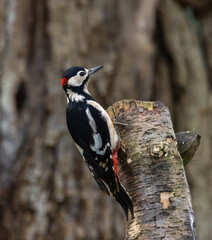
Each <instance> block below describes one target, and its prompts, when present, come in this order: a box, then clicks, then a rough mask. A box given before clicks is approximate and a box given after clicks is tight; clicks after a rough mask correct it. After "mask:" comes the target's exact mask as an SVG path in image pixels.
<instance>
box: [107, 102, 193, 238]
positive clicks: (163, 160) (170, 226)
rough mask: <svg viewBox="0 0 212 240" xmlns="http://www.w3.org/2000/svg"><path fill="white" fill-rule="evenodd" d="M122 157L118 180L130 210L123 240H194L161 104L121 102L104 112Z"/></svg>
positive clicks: (179, 165) (169, 128) (181, 176)
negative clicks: (129, 200)
mask: <svg viewBox="0 0 212 240" xmlns="http://www.w3.org/2000/svg"><path fill="white" fill-rule="evenodd" d="M108 112H109V114H110V117H111V118H112V119H114V124H115V126H116V129H117V132H118V135H119V137H120V139H121V143H122V147H123V149H124V151H125V154H126V156H125V158H124V159H123V158H122V159H121V158H120V161H119V166H120V169H119V172H120V179H121V181H122V182H123V183H124V185H125V186H126V188H127V190H128V191H129V193H130V195H131V197H132V199H133V203H134V211H135V219H133V220H131V221H130V222H129V225H128V229H127V236H126V240H134V239H163V238H164V239H196V235H195V222H194V215H193V209H192V205H191V197H190V191H189V187H188V184H187V179H186V175H185V170H184V166H183V161H182V158H181V156H180V154H179V152H178V149H177V141H176V136H175V133H174V130H173V127H172V122H171V119H170V115H169V111H168V108H167V107H165V106H164V105H163V103H162V102H140V101H135V100H130V101H127V100H123V101H120V102H117V103H115V104H114V105H113V106H112V107H110V108H109V109H108Z"/></svg>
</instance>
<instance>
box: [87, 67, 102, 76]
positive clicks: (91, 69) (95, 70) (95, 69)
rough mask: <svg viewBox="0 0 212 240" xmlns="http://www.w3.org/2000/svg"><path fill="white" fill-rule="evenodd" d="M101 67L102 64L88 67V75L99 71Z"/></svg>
mask: <svg viewBox="0 0 212 240" xmlns="http://www.w3.org/2000/svg"><path fill="white" fill-rule="evenodd" d="M101 68H103V66H98V67H94V68H90V69H89V70H88V75H89V76H90V75H92V74H94V73H95V72H97V71H99V70H100V69H101Z"/></svg>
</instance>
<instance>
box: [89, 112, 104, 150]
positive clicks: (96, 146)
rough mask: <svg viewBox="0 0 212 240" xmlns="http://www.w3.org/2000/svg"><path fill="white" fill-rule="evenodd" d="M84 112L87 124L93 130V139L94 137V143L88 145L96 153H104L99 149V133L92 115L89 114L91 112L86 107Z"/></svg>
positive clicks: (100, 140)
mask: <svg viewBox="0 0 212 240" xmlns="http://www.w3.org/2000/svg"><path fill="white" fill-rule="evenodd" d="M85 112H86V114H87V117H88V121H89V125H90V126H91V128H92V130H93V139H94V144H93V145H92V144H91V145H90V147H91V149H92V150H93V151H94V152H96V153H97V154H101V155H103V154H104V152H105V151H104V150H102V151H100V150H99V149H100V148H101V147H102V138H101V135H100V134H99V133H98V132H97V129H96V123H95V121H94V119H93V117H92V116H91V112H90V110H89V109H88V108H86V111H85Z"/></svg>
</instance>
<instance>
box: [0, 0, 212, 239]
mask: <svg viewBox="0 0 212 240" xmlns="http://www.w3.org/2000/svg"><path fill="white" fill-rule="evenodd" d="M211 26H212V1H211V0H202V1H199V0H151V1H150V0H140V1H139V0H135V1H127V0H117V1H114V0H107V1H105V0H72V1H68V0H60V1H58V0H49V1H47V0H36V1H35V0H2V1H1V2H0V80H1V82H0V94H1V102H0V103H1V105H0V127H1V132H0V139H1V154H0V236H1V239H2V240H13V239H17V240H19V239H20V240H25V239H26V240H33V239H36V240H50V239H51V240H54V239H55V240H56V239H57V240H58V239H60V240H63V239H64V240H72V239H77V240H78V239H80V240H81V239H92V240H95V239H103V240H104V239H105V240H113V239H124V225H125V220H124V214H123V212H122V210H121V208H120V207H119V206H118V204H116V203H115V201H114V200H113V199H112V198H111V199H110V198H107V197H106V196H105V195H104V194H102V192H101V191H100V190H99V188H98V186H97V185H96V183H95V182H94V180H93V179H92V177H91V176H90V173H89V171H88V170H87V168H86V166H85V165H83V161H82V159H81V157H80V155H79V153H78V152H77V150H76V148H75V146H74V144H73V142H72V140H71V138H70V136H69V134H68V131H67V127H66V121H65V108H66V98H65V94H64V92H63V90H62V88H61V83H60V79H61V74H62V72H63V71H64V70H65V69H67V68H69V67H71V66H73V65H82V66H84V67H87V68H90V67H94V66H97V65H100V64H103V65H104V69H103V70H101V71H100V72H98V74H96V75H95V76H94V77H93V78H92V80H91V83H90V92H91V93H92V94H93V96H94V97H95V98H96V100H98V101H99V102H100V103H101V104H102V105H103V106H104V107H105V108H106V107H108V106H109V105H111V104H112V103H114V102H115V101H117V100H121V99H123V98H135V99H139V100H161V101H163V102H164V103H165V104H166V105H167V106H168V107H169V108H170V112H171V115H172V120H173V123H174V127H175V130H176V131H185V130H194V131H196V132H198V133H199V134H200V135H201V136H202V140H201V146H200V148H199V150H198V152H197V154H196V156H195V158H194V160H193V161H192V162H191V163H190V164H189V165H188V167H187V168H186V171H187V176H188V180H189V185H190V188H191V193H192V202H193V206H194V210H195V216H196V223H197V234H198V236H199V239H201V240H210V239H211V235H212V228H211V226H212V206H211V202H212V187H211V183H212V161H211V154H212V151H211V143H212V141H211V139H212V121H211V117H212V90H211V87H212V41H211V39H212V27H211Z"/></svg>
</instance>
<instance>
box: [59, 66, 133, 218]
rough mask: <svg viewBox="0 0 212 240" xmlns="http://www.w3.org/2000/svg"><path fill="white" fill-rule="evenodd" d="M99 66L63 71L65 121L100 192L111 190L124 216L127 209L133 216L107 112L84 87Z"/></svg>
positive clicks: (115, 135) (115, 134)
mask: <svg viewBox="0 0 212 240" xmlns="http://www.w3.org/2000/svg"><path fill="white" fill-rule="evenodd" d="M102 67H103V66H98V67H95V68H91V69H85V68H83V67H78V66H76V67H72V68H69V69H68V70H66V71H65V72H64V73H63V75H62V86H63V89H64V90H65V93H66V96H67V109H66V119H67V125H68V129H69V132H70V134H71V136H72V138H73V140H74V142H75V144H76V146H77V148H78V150H79V152H80V153H81V155H82V156H83V158H84V160H85V162H86V164H87V166H88V168H89V170H90V172H91V174H92V176H93V177H94V179H95V180H96V182H97V183H98V185H99V186H100V188H101V189H102V191H103V192H105V193H106V194H108V195H110V192H111V193H112V194H113V196H114V197H115V198H116V200H117V201H118V202H119V204H120V205H121V206H122V208H123V209H124V211H125V213H126V217H127V219H128V210H130V212H131V215H132V217H133V205H132V201H131V198H130V197H129V195H128V194H127V192H126V191H125V189H124V187H123V186H122V184H121V183H120V181H119V176H118V170H117V152H118V149H119V139H118V136H117V133H116V131H115V129H114V126H113V124H112V122H111V119H110V117H109V116H108V114H107V112H106V111H105V110H104V109H103V108H102V107H101V106H100V105H99V104H98V103H97V102H96V101H95V100H94V99H93V98H92V97H91V95H90V93H89V92H88V88H87V87H88V80H89V77H90V76H91V75H92V74H94V73H95V72H97V71H98V70H100V69H101V68H102ZM105 183H106V184H107V185H108V187H109V190H110V192H109V191H108V188H107V186H106V185H105Z"/></svg>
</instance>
